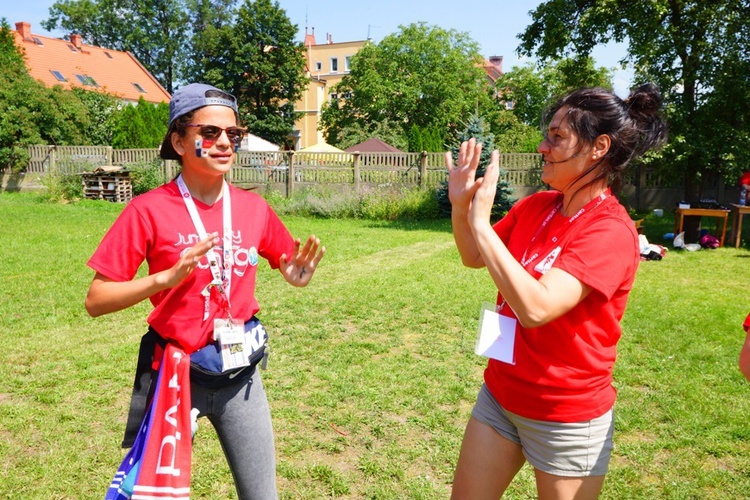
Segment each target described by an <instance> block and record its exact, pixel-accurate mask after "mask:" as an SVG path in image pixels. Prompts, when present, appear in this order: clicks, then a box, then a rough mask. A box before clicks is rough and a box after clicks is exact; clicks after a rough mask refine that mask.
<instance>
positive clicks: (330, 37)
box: [326, 33, 333, 44]
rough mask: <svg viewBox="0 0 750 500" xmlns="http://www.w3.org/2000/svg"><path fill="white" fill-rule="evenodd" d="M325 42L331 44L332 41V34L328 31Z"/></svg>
mask: <svg viewBox="0 0 750 500" xmlns="http://www.w3.org/2000/svg"><path fill="white" fill-rule="evenodd" d="M326 39H327V40H326V42H327V43H329V44H331V43H333V36H332V35H331V34H330V33H326Z"/></svg>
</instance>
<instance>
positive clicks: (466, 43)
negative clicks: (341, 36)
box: [321, 23, 497, 144]
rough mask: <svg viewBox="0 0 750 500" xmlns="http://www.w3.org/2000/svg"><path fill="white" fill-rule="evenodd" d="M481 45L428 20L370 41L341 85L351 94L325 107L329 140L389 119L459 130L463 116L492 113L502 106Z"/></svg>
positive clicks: (447, 131)
mask: <svg viewBox="0 0 750 500" xmlns="http://www.w3.org/2000/svg"><path fill="white" fill-rule="evenodd" d="M481 61H482V58H481V56H480V55H479V48H478V46H477V44H476V42H474V41H472V40H471V39H470V38H469V36H468V35H467V34H466V33H460V32H456V31H454V30H444V29H442V28H439V27H435V26H428V25H426V24H425V23H418V24H411V25H409V26H400V28H399V32H398V33H395V34H392V35H389V36H387V37H385V38H383V40H381V41H380V43H378V44H372V43H368V44H365V45H364V47H362V49H360V51H359V52H358V53H357V54H356V55H355V56H354V57H353V58H352V61H351V71H350V73H349V74H347V75H345V76H344V77H343V79H342V80H341V82H340V83H339V84H338V85H336V88H335V90H334V91H335V92H337V93H339V94H344V95H347V96H349V97H347V99H346V100H344V101H343V103H339V102H331V103H327V105H325V106H324V107H323V111H322V113H321V123H322V125H323V128H324V130H325V131H326V132H325V134H326V140H327V141H328V142H330V143H331V144H337V142H338V141H340V140H341V139H342V137H341V130H343V129H345V128H346V127H348V126H351V125H352V124H354V123H359V124H361V125H363V126H364V124H367V123H377V122H382V121H384V120H389V121H390V122H392V123H401V124H402V127H403V133H404V135H408V132H409V130H410V129H411V127H412V126H415V125H416V126H417V127H420V129H422V130H428V129H431V128H437V129H440V130H443V131H444V135H443V137H442V138H441V142H443V143H444V142H445V141H446V140H447V139H448V138H449V137H450V136H451V135H455V134H456V132H457V131H456V127H457V124H458V123H460V122H461V120H462V119H463V118H464V117H466V116H470V115H472V114H474V113H476V112H478V113H479V114H480V115H482V116H490V115H491V114H492V113H494V112H495V110H496V109H497V106H496V104H495V102H494V101H493V98H492V95H491V94H492V92H491V90H492V89H491V85H489V82H488V79H487V76H486V74H485V73H484V70H483V69H482V67H481V65H480V64H479V63H480V62H481Z"/></svg>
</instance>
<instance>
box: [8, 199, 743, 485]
mask: <svg viewBox="0 0 750 500" xmlns="http://www.w3.org/2000/svg"><path fill="white" fill-rule="evenodd" d="M121 208H122V206H120V205H116V204H111V203H107V202H94V201H84V202H80V203H76V204H69V205H64V204H58V205H54V204H46V203H40V202H38V201H37V198H36V197H35V196H33V195H26V194H22V195H18V194H2V195H0V210H1V211H2V212H1V213H2V214H3V217H2V219H0V234H1V235H2V240H3V241H2V245H0V262H2V264H0V283H2V286H1V287H0V294H1V295H2V296H1V300H0V335H1V336H2V340H3V347H4V348H3V349H2V351H0V352H1V353H0V498H22V499H25V498H29V499H37V498H45V499H46V498H55V499H62V498H69V499H87V498H102V497H103V495H104V492H105V490H106V488H107V485H108V484H109V481H110V480H111V478H112V475H113V474H114V472H115V470H116V469H117V466H118V465H119V463H120V461H121V460H122V457H123V455H124V451H123V450H121V449H120V447H119V445H120V441H121V439H122V432H123V430H124V426H125V420H126V414H127V405H128V403H129V397H130V390H131V384H132V377H133V371H134V368H135V362H136V357H137V351H138V342H139V339H140V336H141V335H142V334H143V333H144V331H145V317H146V315H147V314H148V309H149V307H148V304H147V303H144V304H140V305H138V306H136V307H133V308H131V309H129V310H127V311H123V312H120V313H115V314H111V315H108V316H105V317H102V318H97V319H91V318H89V317H88V315H87V314H86V312H85V310H84V308H83V299H84V296H85V294H86V290H87V288H88V284H89V281H90V280H91V277H92V275H93V272H92V271H91V270H90V269H88V268H87V267H86V260H87V259H88V257H89V256H90V255H91V253H92V252H93V250H94V248H95V247H96V246H97V244H98V243H99V240H100V239H101V238H102V236H103V234H104V232H105V231H106V230H107V228H108V227H109V226H110V225H111V223H112V222H113V220H114V219H115V218H116V217H117V215H118V213H119V211H120V210H121ZM669 215H670V214H665V217H664V218H661V219H656V218H653V217H652V216H647V219H646V234H647V236H648V238H649V240H650V241H652V242H653V243H663V242H662V241H661V236H662V235H663V234H664V233H665V232H669V231H671V226H672V223H673V219H671V218H670V216H669ZM284 220H285V222H286V223H287V224H288V226H289V228H290V229H291V230H292V232H293V234H294V235H295V236H300V237H304V236H306V235H307V234H309V233H310V232H314V233H315V234H316V235H317V236H319V237H320V238H321V239H322V241H323V242H324V244H325V245H326V247H327V253H326V257H325V259H324V260H323V261H322V264H321V267H320V269H319V271H318V273H317V274H316V276H315V279H314V280H313V282H312V283H311V284H310V286H308V287H307V288H303V289H295V288H293V287H290V286H289V285H287V284H286V283H285V282H284V281H283V279H282V278H281V276H280V275H279V274H278V272H277V271H272V270H270V269H269V268H268V266H267V265H262V266H261V271H260V273H259V278H258V280H259V283H258V299H259V301H260V303H261V308H262V310H261V313H260V314H259V317H260V318H261V319H262V320H263V321H264V323H265V325H266V327H267V329H268V331H269V334H270V336H271V340H270V343H271V357H270V360H269V363H268V370H267V371H266V372H264V373H263V376H264V382H265V384H266V389H267V392H268V397H269V399H270V403H271V411H272V415H273V421H274V429H275V433H276V449H277V463H278V481H279V487H280V494H281V497H282V498H289V499H292V498H325V497H337V498H422V499H428V498H446V497H447V496H448V495H449V491H450V482H451V479H452V475H453V469H454V467H455V463H456V459H457V457H458V451H459V445H460V442H461V437H462V434H463V430H464V426H465V423H466V420H467V419H468V416H469V412H470V410H471V407H472V405H473V403H474V399H475V396H476V393H477V390H478V389H479V386H480V384H481V381H482V370H483V368H484V365H485V360H484V359H483V358H480V357H478V356H475V355H474V354H473V347H474V341H475V335H476V323H477V319H478V314H479V310H480V306H481V303H482V301H492V300H494V297H495V292H494V287H493V284H492V282H491V280H490V278H489V276H488V274H487V273H486V271H484V270H470V269H466V268H463V267H462V266H461V263H460V260H459V257H458V253H457V251H456V249H455V245H454V244H453V240H452V236H451V233H450V223H449V221H439V222H412V223H405V222H403V223H402V222H392V223H387V222H381V223H377V222H365V221H354V220H321V219H307V218H295V217H284ZM746 231H747V232H746V233H745V235H746V238H750V229H747V230H746ZM124 250H125V249H124ZM749 268H750V251H748V249H747V248H746V247H743V248H740V249H734V248H721V249H718V250H702V251H698V252H694V253H690V252H685V251H677V250H670V251H669V252H668V254H667V256H666V257H665V258H664V259H663V260H662V261H654V262H643V263H642V264H641V266H640V269H639V271H638V278H637V281H636V286H635V290H634V291H633V293H632V294H631V299H630V304H629V307H628V310H627V313H626V315H625V319H624V321H623V328H624V333H623V338H622V341H621V342H620V349H619V359H618V363H617V366H616V370H615V379H616V385H617V388H618V391H619V399H618V403H617V405H616V433H615V453H614V458H613V460H612V463H611V466H610V473H609V475H608V477H607V480H606V482H605V486H604V490H603V493H602V498H612V499H620V498H675V499H683V498H717V499H718V498H722V499H723V498H748V496H749V495H750V422H749V419H748V415H750V384H748V383H747V382H746V381H745V380H744V379H743V378H742V376H741V375H740V373H739V371H738V369H737V356H738V353H739V349H740V346H741V344H742V340H743V338H744V333H743V331H742V327H741V323H742V321H743V319H744V318H745V316H746V314H747V313H748V311H750V300H748V299H747V290H748V279H747V277H746V273H747V272H748V269H749ZM193 449H194V461H193V478H192V479H193V480H192V486H193V496H194V497H195V498H216V499H223V498H235V497H236V495H235V493H234V487H233V485H232V480H231V475H230V473H229V470H228V467H227V465H226V462H225V460H224V457H223V454H222V451H221V447H220V446H219V443H218V441H217V439H216V437H215V435H214V433H213V430H212V429H210V423H208V421H207V420H205V419H203V420H201V421H200V428H199V430H198V434H197V436H196V440H195V445H194V448H193ZM534 496H535V490H534V486H533V474H532V471H531V469H530V468H528V466H526V467H524V469H523V470H522V472H521V474H520V475H519V477H518V478H517V479H516V481H515V482H514V483H513V485H512V486H511V488H510V490H509V492H508V494H507V498H532V497H534Z"/></svg>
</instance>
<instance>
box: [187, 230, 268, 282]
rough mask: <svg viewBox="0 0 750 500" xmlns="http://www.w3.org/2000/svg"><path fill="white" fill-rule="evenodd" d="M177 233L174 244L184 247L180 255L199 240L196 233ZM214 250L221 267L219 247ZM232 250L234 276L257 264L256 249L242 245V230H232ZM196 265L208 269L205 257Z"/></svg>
mask: <svg viewBox="0 0 750 500" xmlns="http://www.w3.org/2000/svg"><path fill="white" fill-rule="evenodd" d="M177 235H178V239H177V242H176V243H175V244H174V246H176V247H177V246H184V247H185V248H184V249H183V250H182V251H181V252H180V255H182V254H184V253H185V252H187V251H188V249H189V248H190V247H192V246H193V245H195V244H196V243H198V242H199V241H200V236H198V233H190V234H188V235H184V234H182V233H177ZM214 250H216V258H217V259H219V265H220V266H221V267H223V263H222V262H221V256H222V252H221V247H220V246H219V247H215V248H214ZM232 251H233V259H234V262H233V266H232V270H233V271H234V275H235V276H238V277H242V276H244V275H245V272H246V271H247V267H248V266H257V265H258V250H257V249H256V248H255V247H250V248H244V247H243V246H242V232H241V231H239V230H237V231H232ZM198 267H199V268H200V269H208V267H209V266H208V259H207V258H206V257H203V258H201V260H200V262H199V263H198Z"/></svg>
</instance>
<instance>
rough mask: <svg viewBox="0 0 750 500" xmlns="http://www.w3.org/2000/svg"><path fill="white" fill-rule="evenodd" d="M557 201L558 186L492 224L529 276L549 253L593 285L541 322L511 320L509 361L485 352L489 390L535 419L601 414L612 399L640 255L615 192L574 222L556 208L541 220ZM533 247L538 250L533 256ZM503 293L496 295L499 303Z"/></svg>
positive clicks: (568, 419) (507, 309) (559, 264)
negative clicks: (551, 318) (572, 304)
mask: <svg viewBox="0 0 750 500" xmlns="http://www.w3.org/2000/svg"><path fill="white" fill-rule="evenodd" d="M561 201H562V195H561V194H560V193H559V192H557V191H546V192H541V193H537V194H535V195H532V196H530V197H528V198H525V199H523V200H521V201H520V202H518V203H517V204H516V205H515V206H514V207H513V208H512V209H511V210H510V212H509V213H508V215H507V216H506V217H504V218H503V219H502V220H501V221H499V222H498V223H497V224H496V225H495V226H494V228H495V231H496V232H497V234H498V235H499V236H500V238H501V239H502V240H503V242H505V244H506V245H507V247H508V249H509V250H510V252H511V253H512V254H513V255H514V256H515V258H516V259H517V260H518V261H519V262H522V261H523V260H524V259H526V260H529V261H530V262H528V263H527V264H526V266H525V267H526V270H527V271H528V272H529V274H531V275H532V276H534V277H535V278H537V279H539V278H540V277H541V275H542V274H541V273H540V272H539V271H537V270H535V269H534V268H535V267H538V266H539V265H540V264H542V263H543V262H545V261H546V262H547V264H548V265H549V264H550V262H549V261H550V260H553V262H552V263H551V267H557V268H560V269H562V270H564V271H565V272H567V273H569V274H570V275H572V276H574V277H575V278H577V279H578V280H580V281H581V282H583V283H585V284H587V285H588V286H590V287H591V288H593V291H592V292H591V293H590V294H589V295H588V296H587V297H586V298H585V299H584V300H583V301H582V302H581V303H579V304H578V305H577V306H575V307H574V308H573V309H572V310H570V311H569V312H568V313H566V314H565V315H563V316H561V317H560V318H558V319H556V320H554V321H551V322H549V323H548V324H546V325H544V326H541V327H538V328H523V327H521V325H520V324H517V326H516V340H515V364H513V365H511V364H507V363H503V362H500V361H496V360H493V359H491V360H490V361H489V364H488V366H487V369H486V370H485V374H484V377H485V382H486V384H487V386H488V388H489V390H490V392H491V393H492V394H493V395H494V397H495V398H496V399H497V400H498V402H499V403H500V404H501V405H502V406H503V407H504V408H506V409H508V410H509V411H512V412H514V413H517V414H519V415H522V416H524V417H526V418H532V419H535V420H548V421H557V422H580V421H585V420H590V419H592V418H595V417H598V416H601V415H603V414H604V413H605V412H607V411H608V410H609V409H610V408H611V407H612V406H613V404H614V401H615V396H616V391H615V388H614V387H613V386H612V369H613V366H614V362H615V357H616V345H617V341H618V340H619V339H620V334H621V328H620V320H621V319H622V316H623V313H624V312H625V305H626V302H627V298H628V293H629V292H630V290H631V288H632V286H633V281H634V279H635V273H636V270H637V268H638V263H639V261H640V256H639V245H638V235H637V233H636V231H635V225H634V224H633V221H632V220H631V219H630V217H629V216H628V214H627V212H626V211H625V209H624V208H623V206H622V205H620V204H619V203H618V201H617V199H616V198H615V197H614V196H609V197H607V198H606V199H604V201H602V202H601V203H600V204H599V205H598V206H595V207H591V208H590V209H589V210H587V211H586V212H585V213H584V214H583V215H581V216H580V217H578V218H576V219H575V220H574V221H573V222H572V223H569V222H568V221H569V219H568V218H566V217H564V216H562V215H561V214H560V212H559V211H558V212H557V213H556V214H555V215H554V216H552V217H551V218H550V219H549V221H548V223H547V224H546V225H545V224H544V220H545V219H546V218H547V217H548V216H549V214H550V213H551V212H552V210H553V209H554V208H555V207H556V206H557V205H558V204H559V203H560V202H561ZM532 241H533V243H532ZM530 245H531V246H530ZM557 247H560V250H559V253H558V254H557V257H556V258H554V255H555V249H556V248H557ZM535 254H536V255H538V257H536V258H531V257H533V256H534V255H535ZM550 256H552V257H550ZM548 257H549V258H548ZM501 300H502V297H501V296H498V304H500V303H501ZM501 314H504V315H508V316H513V311H511V310H510V307H507V306H506V307H504V308H503V309H502V311H501Z"/></svg>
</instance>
